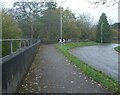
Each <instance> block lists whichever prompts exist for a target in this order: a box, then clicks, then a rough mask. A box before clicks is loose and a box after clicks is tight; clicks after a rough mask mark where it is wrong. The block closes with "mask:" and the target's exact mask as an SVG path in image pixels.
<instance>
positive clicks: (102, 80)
mask: <svg viewBox="0 0 120 95" xmlns="http://www.w3.org/2000/svg"><path fill="white" fill-rule="evenodd" d="M91 45H97V43H95V42H76V43H67V44H65V45H63V46H62V48H61V47H60V45H55V47H56V48H58V49H59V50H60V51H61V52H62V53H63V54H64V56H66V57H67V58H68V59H69V60H70V61H71V62H72V63H74V64H75V65H76V66H77V67H78V68H80V70H81V71H82V72H83V73H84V74H86V75H87V76H88V77H89V78H90V79H92V80H94V81H96V82H97V83H99V84H101V85H102V86H104V87H105V88H106V89H109V90H110V91H112V92H113V93H119V90H118V82H117V81H115V80H113V79H112V78H111V77H109V76H107V75H106V74H104V73H102V72H100V71H98V70H95V69H94V68H92V67H91V66H89V65H87V64H86V63H85V62H83V61H81V60H80V59H79V58H77V57H75V56H74V55H72V54H71V53H69V50H70V49H72V48H75V47H80V46H91Z"/></svg>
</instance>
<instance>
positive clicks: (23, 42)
mask: <svg viewBox="0 0 120 95" xmlns="http://www.w3.org/2000/svg"><path fill="white" fill-rule="evenodd" d="M0 41H2V47H3V48H2V49H3V50H4V49H6V48H7V54H5V55H4V54H3V56H2V57H4V56H7V55H10V54H12V53H14V52H16V51H17V50H21V49H23V48H26V47H29V46H30V45H32V44H34V43H35V42H37V41H38V40H36V39H2V40H0ZM16 44H17V45H16ZM14 48H15V50H14ZM3 52H4V51H3Z"/></svg>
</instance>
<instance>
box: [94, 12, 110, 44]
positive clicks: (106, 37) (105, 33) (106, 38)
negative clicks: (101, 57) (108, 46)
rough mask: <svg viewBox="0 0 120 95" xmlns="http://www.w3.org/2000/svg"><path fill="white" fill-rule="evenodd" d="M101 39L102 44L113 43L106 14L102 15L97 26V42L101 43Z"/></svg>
mask: <svg viewBox="0 0 120 95" xmlns="http://www.w3.org/2000/svg"><path fill="white" fill-rule="evenodd" d="M101 32H102V34H101ZM101 39H102V43H109V42H111V30H110V25H109V23H108V21H107V17H106V14H105V13H102V15H101V16H100V19H99V22H98V25H97V33H96V42H99V43H101Z"/></svg>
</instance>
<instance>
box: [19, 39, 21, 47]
mask: <svg viewBox="0 0 120 95" xmlns="http://www.w3.org/2000/svg"><path fill="white" fill-rule="evenodd" d="M19 49H21V40H20V42H19Z"/></svg>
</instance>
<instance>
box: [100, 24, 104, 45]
mask: <svg viewBox="0 0 120 95" xmlns="http://www.w3.org/2000/svg"><path fill="white" fill-rule="evenodd" d="M103 24H104V23H101V43H103V38H102V34H103V33H102V32H103V31H102V30H103Z"/></svg>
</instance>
